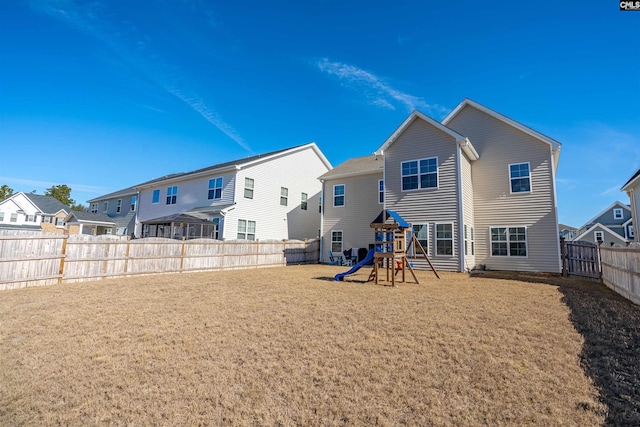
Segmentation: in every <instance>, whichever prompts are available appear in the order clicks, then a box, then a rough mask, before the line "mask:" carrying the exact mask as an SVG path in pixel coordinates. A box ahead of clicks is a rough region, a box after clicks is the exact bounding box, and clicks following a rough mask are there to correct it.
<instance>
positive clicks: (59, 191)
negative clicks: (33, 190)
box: [44, 184, 76, 206]
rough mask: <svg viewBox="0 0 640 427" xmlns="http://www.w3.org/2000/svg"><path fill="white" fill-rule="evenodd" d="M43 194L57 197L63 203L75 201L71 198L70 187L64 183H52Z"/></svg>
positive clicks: (71, 203)
mask: <svg viewBox="0 0 640 427" xmlns="http://www.w3.org/2000/svg"><path fill="white" fill-rule="evenodd" d="M44 195H45V196H51V197H53V198H55V199H58V200H59V201H60V203H62V204H63V205H67V206H71V205H74V204H75V203H76V201H75V200H73V199H72V198H71V188H70V187H69V186H67V185H65V184H62V185H54V186H52V187H50V188H47V191H45V192H44Z"/></svg>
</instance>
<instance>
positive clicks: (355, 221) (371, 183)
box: [321, 173, 383, 262]
mask: <svg viewBox="0 0 640 427" xmlns="http://www.w3.org/2000/svg"><path fill="white" fill-rule="evenodd" d="M381 179H382V173H374V174H368V175H360V176H354V177H348V178H337V179H329V180H326V181H325V182H324V190H323V191H324V200H323V204H324V207H323V209H324V215H323V226H322V239H323V249H322V252H323V253H322V255H321V259H322V260H324V261H325V262H326V260H327V257H328V251H329V250H330V249H331V232H332V231H334V230H341V231H342V238H343V250H346V249H350V248H367V249H368V248H369V244H372V243H374V241H375V239H374V233H373V229H372V228H371V227H370V226H369V224H371V222H372V221H373V220H374V219H376V217H377V216H378V214H380V212H381V211H382V209H383V206H382V204H380V203H378V181H379V180H381ZM339 184H344V185H345V205H344V206H339V207H335V206H333V186H334V185H339Z"/></svg>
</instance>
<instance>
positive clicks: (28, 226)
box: [0, 192, 71, 234]
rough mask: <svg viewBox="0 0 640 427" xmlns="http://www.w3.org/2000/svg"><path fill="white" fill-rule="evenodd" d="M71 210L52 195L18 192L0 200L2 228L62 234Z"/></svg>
mask: <svg viewBox="0 0 640 427" xmlns="http://www.w3.org/2000/svg"><path fill="white" fill-rule="evenodd" d="M70 211H71V209H70V208H69V206H66V205H64V204H62V203H61V202H60V201H58V200H57V199H55V198H53V197H51V196H44V195H41V194H32V193H23V192H18V193H16V194H14V195H12V196H11V197H8V198H6V199H4V200H3V201H1V202H0V228H4V229H7V228H11V229H20V230H36V231H44V232H46V233H57V234H62V233H64V219H65V217H66V216H67V213H68V212H70Z"/></svg>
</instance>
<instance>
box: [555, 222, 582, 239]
mask: <svg viewBox="0 0 640 427" xmlns="http://www.w3.org/2000/svg"><path fill="white" fill-rule="evenodd" d="M558 229H559V230H560V238H561V239H565V240H567V241H569V240H573V239H575V237H576V236H577V234H576V232H577V231H578V229H577V228H575V227H571V226H570V225H564V224H558Z"/></svg>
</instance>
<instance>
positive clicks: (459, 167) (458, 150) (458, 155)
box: [456, 144, 467, 271]
mask: <svg viewBox="0 0 640 427" xmlns="http://www.w3.org/2000/svg"><path fill="white" fill-rule="evenodd" d="M461 156H462V147H460V144H458V146H457V147H456V168H457V170H456V173H457V174H458V179H457V181H458V182H457V183H456V184H457V186H458V227H459V228H460V230H459V233H458V235H460V234H463V233H464V228H463V227H465V223H464V206H463V203H462V200H463V198H462V187H463V186H462V159H461ZM458 245H460V247H459V248H458V253H459V254H460V269H459V271H465V268H464V264H465V259H464V258H465V257H466V256H467V253H466V252H465V238H464V234H463V236H462V239H458Z"/></svg>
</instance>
